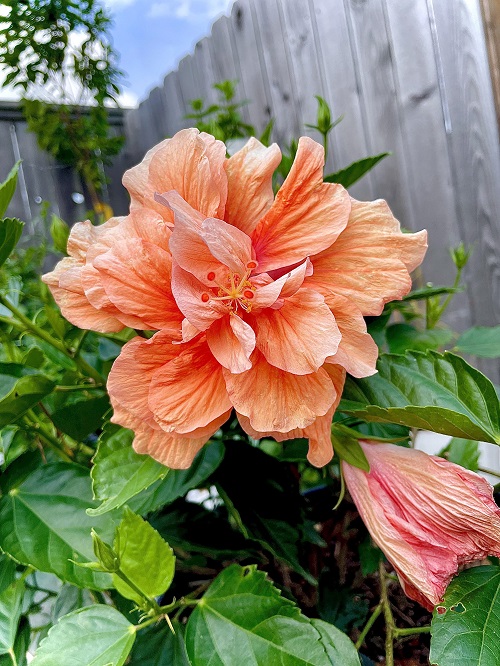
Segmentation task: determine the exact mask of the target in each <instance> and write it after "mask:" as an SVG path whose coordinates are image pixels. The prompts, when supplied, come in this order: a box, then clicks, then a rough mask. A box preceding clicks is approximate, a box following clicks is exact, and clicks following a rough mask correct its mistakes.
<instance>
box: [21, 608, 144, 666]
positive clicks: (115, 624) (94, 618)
mask: <svg viewBox="0 0 500 666" xmlns="http://www.w3.org/2000/svg"><path fill="white" fill-rule="evenodd" d="M135 631H136V630H135V627H134V625H133V624H130V622H129V621H128V620H127V619H126V618H125V617H124V616H123V615H122V614H121V613H119V612H118V611H117V610H115V609H114V608H112V607H111V606H103V605H96V606H89V607H87V608H81V609H79V610H77V611H75V612H74V613H70V614H69V615H65V616H64V617H63V618H61V619H60V620H59V622H58V623H57V624H56V625H55V626H54V627H52V629H51V630H50V631H49V634H48V636H47V637H46V638H45V639H44V640H43V641H42V642H41V643H40V646H39V648H38V650H37V651H36V654H35V658H34V659H33V661H32V662H31V666H70V665H71V666H122V664H124V663H125V660H126V659H127V657H128V655H129V653H130V650H131V649H132V645H133V644H134V640H135Z"/></svg>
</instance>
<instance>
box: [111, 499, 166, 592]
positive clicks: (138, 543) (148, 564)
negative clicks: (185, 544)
mask: <svg viewBox="0 0 500 666" xmlns="http://www.w3.org/2000/svg"><path fill="white" fill-rule="evenodd" d="M114 550H115V552H116V553H117V554H118V558H119V562H120V569H119V572H120V573H123V574H125V576H126V577H127V578H128V580H130V581H131V582H132V583H134V585H135V586H136V587H137V588H138V589H139V590H140V591H141V592H142V593H143V594H144V595H145V596H146V597H149V598H151V597H158V596H160V594H163V593H164V592H166V591H167V590H168V588H169V587H170V585H171V583H172V580H173V578H174V572H175V556H174V553H173V550H172V549H171V548H170V546H169V545H168V543H167V542H166V541H164V540H163V539H162V538H161V536H160V535H159V534H158V532H157V531H156V530H155V529H154V528H153V527H151V525H150V524H149V523H148V522H147V521H145V520H143V519H142V518H141V517H140V516H136V515H135V513H132V511H130V510H129V509H125V512H124V515H123V519H122V521H121V523H120V524H119V526H118V528H117V530H116V537H115V543H114ZM113 584H114V586H115V587H116V589H117V590H118V592H119V593H120V594H121V595H123V596H124V597H126V598H127V599H132V600H133V601H136V602H141V601H142V598H141V597H139V596H138V594H137V592H135V591H134V590H133V589H132V588H131V587H130V586H129V585H127V583H126V582H125V581H124V580H123V579H122V578H120V576H119V574H113Z"/></svg>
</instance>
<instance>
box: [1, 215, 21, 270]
mask: <svg viewBox="0 0 500 666" xmlns="http://www.w3.org/2000/svg"><path fill="white" fill-rule="evenodd" d="M23 227H24V222H21V221H20V220H17V219H16V218H10V217H6V218H4V219H3V220H0V266H2V265H3V264H4V263H5V262H6V260H7V259H8V257H9V255H10V253H11V252H12V250H13V249H14V248H15V247H16V245H17V243H18V241H19V239H20V238H21V234H22V232H23Z"/></svg>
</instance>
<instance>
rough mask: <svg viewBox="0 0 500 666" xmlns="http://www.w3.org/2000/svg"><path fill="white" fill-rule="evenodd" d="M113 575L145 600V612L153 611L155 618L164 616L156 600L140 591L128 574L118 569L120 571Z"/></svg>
mask: <svg viewBox="0 0 500 666" xmlns="http://www.w3.org/2000/svg"><path fill="white" fill-rule="evenodd" d="M113 573H114V575H115V576H118V578H120V579H121V580H122V581H123V582H124V583H125V584H126V585H128V587H130V588H131V589H132V590H134V592H135V593H136V594H137V595H138V596H139V597H140V598H141V599H143V600H144V605H143V609H144V610H146V611H148V612H151V611H153V613H154V614H155V617H158V616H160V615H162V609H161V608H160V607H159V606H158V604H157V603H156V601H155V600H154V599H151V597H148V596H147V595H146V594H144V592H143V591H142V590H141V589H139V588H138V587H137V585H136V584H135V583H134V582H133V581H132V580H130V578H129V577H128V576H127V575H126V574H124V573H123V571H121V570H120V569H118V571H113Z"/></svg>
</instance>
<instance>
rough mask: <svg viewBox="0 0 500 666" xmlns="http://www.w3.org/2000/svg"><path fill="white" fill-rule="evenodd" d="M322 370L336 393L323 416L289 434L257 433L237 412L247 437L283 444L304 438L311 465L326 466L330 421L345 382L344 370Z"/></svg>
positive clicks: (330, 453) (330, 450)
mask: <svg viewBox="0 0 500 666" xmlns="http://www.w3.org/2000/svg"><path fill="white" fill-rule="evenodd" d="M324 369H325V370H326V371H327V372H328V374H329V375H330V378H331V380H332V382H333V385H334V387H335V391H336V393H337V395H336V398H335V402H334V403H333V405H332V406H331V407H330V409H329V410H328V411H327V413H326V414H325V415H324V416H318V417H317V418H316V420H315V421H313V423H311V425H308V426H307V427H306V428H295V430H291V431H290V432H277V431H275V430H274V431H268V432H258V431H257V430H255V429H254V428H252V426H251V425H250V419H249V418H248V417H246V416H243V414H239V413H238V412H237V416H238V421H239V422H240V425H241V427H242V428H243V430H244V431H245V432H246V433H247V435H250V437H253V438H254V439H261V438H262V437H273V438H274V439H275V440H276V441H277V442H283V441H284V440H286V439H297V438H299V437H305V438H306V439H308V440H309V451H308V454H307V459H308V460H309V462H310V463H311V465H314V466H315V467H323V466H324V465H326V464H328V463H329V462H330V460H331V459H332V457H333V448H332V438H331V428H332V419H333V415H334V413H335V410H336V409H337V406H338V404H339V402H340V398H341V397H342V389H343V388H344V382H345V370H344V368H341V367H340V366H339V365H325V366H324Z"/></svg>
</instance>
